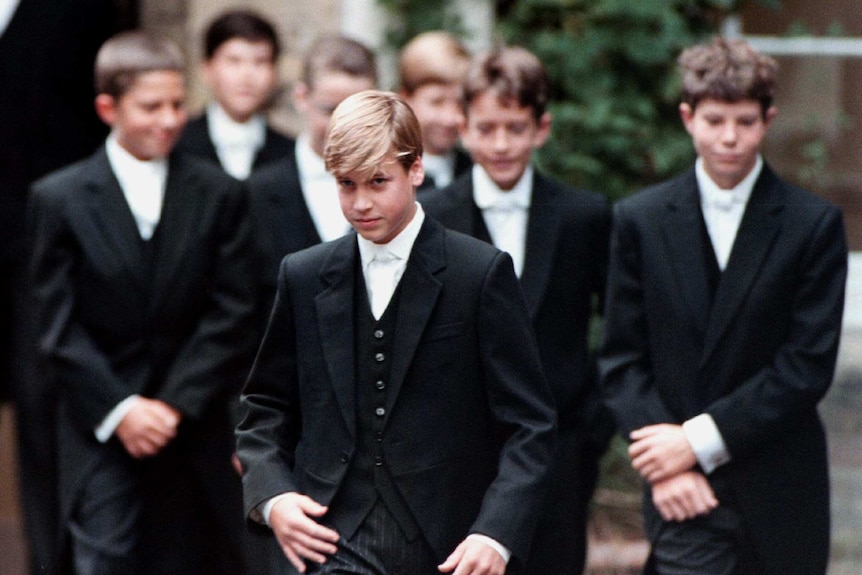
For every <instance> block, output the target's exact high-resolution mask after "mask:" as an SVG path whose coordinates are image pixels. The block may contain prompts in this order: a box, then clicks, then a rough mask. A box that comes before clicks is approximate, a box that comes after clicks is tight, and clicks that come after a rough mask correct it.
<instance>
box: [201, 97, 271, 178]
mask: <svg viewBox="0 0 862 575" xmlns="http://www.w3.org/2000/svg"><path fill="white" fill-rule="evenodd" d="M206 117H207V130H208V131H209V135H210V138H212V141H213V145H214V146H215V149H216V154H217V155H218V158H219V162H221V165H222V167H223V168H224V171H226V172H227V173H228V174H230V175H231V176H233V177H234V178H236V179H238V180H245V179H247V178H248V176H249V174H251V168H252V165H253V164H254V159H255V157H256V156H257V152H258V151H259V150H260V149H261V148H262V147H263V144H264V142H265V141H266V121H265V120H264V119H263V116H262V115H260V114H255V115H254V116H252V117H251V118H249V120H248V121H247V122H245V123H243V124H240V123H239V122H236V121H234V120H233V118H231V117H230V116H228V115H227V112H225V111H224V108H222V107H221V106H220V105H218V104H216V103H213V104H210V105H209V106H208V107H207V116H206Z"/></svg>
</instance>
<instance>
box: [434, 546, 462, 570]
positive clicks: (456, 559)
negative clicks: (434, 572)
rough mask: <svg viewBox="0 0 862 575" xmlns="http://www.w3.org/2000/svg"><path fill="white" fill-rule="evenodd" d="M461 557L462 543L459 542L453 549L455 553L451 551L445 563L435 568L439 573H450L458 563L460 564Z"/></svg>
mask: <svg viewBox="0 0 862 575" xmlns="http://www.w3.org/2000/svg"><path fill="white" fill-rule="evenodd" d="M463 556H464V543H463V542H461V544H460V545H458V547H456V548H455V551H453V552H452V553H451V554H450V555H449V557H447V558H446V561H444V562H443V563H441V564H440V565H439V566H438V567H437V569H438V570H439V571H440V572H441V573H450V572H452V571H454V570H455V568H456V567H458V563H460V562H461V558H462V557H463Z"/></svg>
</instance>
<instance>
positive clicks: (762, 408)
mask: <svg viewBox="0 0 862 575" xmlns="http://www.w3.org/2000/svg"><path fill="white" fill-rule="evenodd" d="M799 266H800V268H799V269H800V273H799V274H798V276H797V278H798V280H799V281H798V283H797V284H796V285H795V286H794V292H793V297H792V308H791V310H790V312H789V314H790V322H789V328H788V329H787V330H786V337H785V339H784V341H783V343H782V344H781V345H780V346H779V347H778V349H777V351H776V353H775V356H774V360H773V361H772V362H771V363H770V364H769V365H767V366H766V367H764V368H763V369H761V370H759V371H757V372H756V373H754V375H753V376H751V377H750V378H749V379H748V380H747V381H745V382H743V383H742V384H740V385H739V386H738V387H736V388H735V389H734V390H733V391H732V392H731V393H729V394H728V395H725V396H723V397H722V398H720V399H718V400H717V401H715V402H714V403H713V404H712V405H710V406H708V407H707V409H706V412H707V413H709V414H710V415H711V416H712V417H713V419H714V421H715V423H716V426H717V427H718V429H719V431H720V432H721V435H722V437H723V439H724V441H725V443H726V444H727V448H728V451H730V453H731V455H732V456H733V457H739V456H741V455H744V454H745V453H746V452H747V451H749V450H753V449H757V448H758V447H760V446H761V445H762V443H763V442H764V441H767V440H769V438H770V437H773V436H775V435H776V434H781V433H789V432H790V431H792V430H793V428H794V426H795V425H797V424H798V421H799V416H800V415H801V414H804V413H809V412H812V411H814V409H815V408H816V406H817V403H818V402H819V401H820V400H821V399H822V398H823V396H824V395H825V394H826V391H827V390H828V388H829V385H830V384H831V382H832V376H833V374H834V369H835V361H836V357H837V354H838V342H839V339H840V335H841V319H842V314H843V309H844V289H845V282H846V278H847V245H846V240H845V235H844V224H843V220H842V217H841V212H840V211H839V210H838V209H837V208H835V207H830V208H829V209H827V210H826V211H825V213H824V214H823V216H822V217H821V218H820V219H819V221H818V222H817V224H816V225H815V226H814V227H813V233H812V234H811V236H810V238H809V241H808V242H807V243H806V244H805V247H804V249H803V251H802V252H801V258H800V263H799Z"/></svg>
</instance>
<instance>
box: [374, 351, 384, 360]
mask: <svg viewBox="0 0 862 575" xmlns="http://www.w3.org/2000/svg"><path fill="white" fill-rule="evenodd" d="M374 359H375V360H377V361H378V362H381V361H383V360H385V359H386V356H385V355H384V354H382V353H377V354H375V355H374Z"/></svg>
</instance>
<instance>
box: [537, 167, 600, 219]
mask: <svg viewBox="0 0 862 575" xmlns="http://www.w3.org/2000/svg"><path fill="white" fill-rule="evenodd" d="M534 186H535V188H536V190H538V189H545V190H546V191H547V193H549V194H550V195H551V196H552V199H553V201H554V203H555V205H559V206H560V207H563V206H565V207H569V208H574V209H578V210H584V209H589V210H597V211H609V210H610V202H608V198H607V197H606V196H604V195H603V194H600V193H598V192H593V191H591V190H585V189H583V188H576V187H574V186H571V185H569V184H567V183H565V182H563V181H561V180H558V179H556V178H552V177H550V176H547V175H544V174H540V173H538V172H537V173H536V178H535V183H534ZM536 190H534V192H533V196H534V197H535V195H536Z"/></svg>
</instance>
